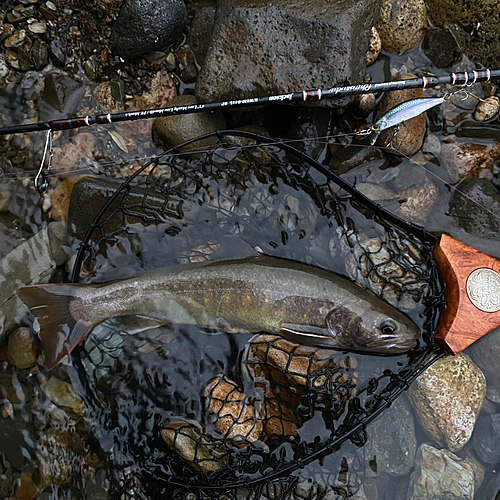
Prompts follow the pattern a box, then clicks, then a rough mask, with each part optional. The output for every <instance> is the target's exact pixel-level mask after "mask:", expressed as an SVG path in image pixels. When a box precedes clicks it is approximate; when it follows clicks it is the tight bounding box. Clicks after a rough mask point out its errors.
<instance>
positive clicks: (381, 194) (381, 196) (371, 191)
mask: <svg viewBox="0 0 500 500" xmlns="http://www.w3.org/2000/svg"><path fill="white" fill-rule="evenodd" d="M356 189H357V190H358V191H359V192H360V193H362V194H364V195H365V196H366V197H367V198H370V200H373V201H380V200H393V199H394V198H397V194H396V193H395V192H394V191H391V190H390V189H388V188H386V187H385V186H383V185H380V184H371V183H369V182H362V183H360V184H357V185H356Z"/></svg>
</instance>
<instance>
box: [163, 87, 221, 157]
mask: <svg viewBox="0 0 500 500" xmlns="http://www.w3.org/2000/svg"><path fill="white" fill-rule="evenodd" d="M192 104H198V101H197V99H196V97H194V96H192V95H181V96H177V97H176V98H174V99H172V100H171V101H170V102H169V103H168V104H167V107H172V106H186V105H192ZM223 120H224V118H223V117H222V114H220V113H217V114H214V113H208V112H207V113H193V114H187V115H177V116H164V117H163V118H157V119H156V120H155V121H154V123H153V139H154V141H155V143H156V144H157V145H160V146H163V147H166V148H168V147H172V146H178V145H179V144H182V143H183V142H185V141H187V140H189V139H193V138H194V137H198V136H200V135H203V134H208V133H210V132H215V131H216V130H220V129H221V128H225V127H224V126H222V127H221V126H220V125H221V122H223ZM207 145H208V144H207ZM196 147H197V148H199V147H203V144H201V143H200V141H198V142H197V143H196Z"/></svg>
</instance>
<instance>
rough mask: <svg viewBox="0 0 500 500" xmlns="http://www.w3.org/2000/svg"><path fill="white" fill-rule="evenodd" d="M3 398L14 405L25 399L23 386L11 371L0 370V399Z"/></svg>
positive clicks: (2, 399)
mask: <svg viewBox="0 0 500 500" xmlns="http://www.w3.org/2000/svg"><path fill="white" fill-rule="evenodd" d="M5 400H6V401H9V402H10V403H12V404H14V405H15V404H18V403H21V402H23V403H24V402H25V400H26V397H25V395H24V388H23V386H22V385H21V384H20V383H19V379H18V378H17V375H16V374H15V373H14V372H13V371H2V372H0V401H5Z"/></svg>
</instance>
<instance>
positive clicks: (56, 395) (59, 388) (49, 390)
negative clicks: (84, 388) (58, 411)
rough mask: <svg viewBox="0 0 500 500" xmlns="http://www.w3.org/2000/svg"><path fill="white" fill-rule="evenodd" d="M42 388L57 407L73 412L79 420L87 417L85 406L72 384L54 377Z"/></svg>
mask: <svg viewBox="0 0 500 500" xmlns="http://www.w3.org/2000/svg"><path fill="white" fill-rule="evenodd" d="M41 386H42V389H43V390H44V391H45V394H46V395H47V397H48V398H49V399H50V400H51V401H52V402H53V403H54V404H55V405H57V406H59V407H60V408H63V409H64V410H69V411H71V413H72V414H74V415H75V416H77V417H79V418H82V417H83V416H85V413H86V410H85V404H84V402H83V400H82V398H81V397H80V396H79V395H78V394H77V393H76V392H75V389H74V388H73V386H72V385H71V384H68V382H64V381H63V380H60V379H58V378H57V377H55V376H52V377H50V379H49V380H48V381H47V382H45V383H43V384H41Z"/></svg>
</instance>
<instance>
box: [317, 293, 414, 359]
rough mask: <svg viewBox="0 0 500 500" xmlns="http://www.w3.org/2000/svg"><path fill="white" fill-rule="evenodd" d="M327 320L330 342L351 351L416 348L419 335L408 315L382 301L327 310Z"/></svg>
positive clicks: (394, 352) (386, 352)
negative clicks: (367, 305)
mask: <svg viewBox="0 0 500 500" xmlns="http://www.w3.org/2000/svg"><path fill="white" fill-rule="evenodd" d="M377 302H378V301H377ZM326 323H327V324H326V326H327V332H328V336H329V337H330V345H331V346H332V347H336V348H341V349H346V350H352V351H361V352H371V353H374V354H398V353H403V352H407V351H409V350H411V349H413V348H415V347H416V345H417V341H418V339H419V337H420V330H419V328H418V327H417V325H416V324H415V323H414V322H413V321H412V320H411V319H410V318H408V316H406V315H404V314H403V313H401V312H400V311H398V310H397V309H395V308H393V307H391V306H390V305H389V304H386V303H385V302H383V301H381V300H380V303H377V304H376V305H375V306H373V304H372V305H371V307H364V308H353V307H344V306H340V307H337V308H335V309H333V310H332V311H330V312H329V314H328V315H327V317H326Z"/></svg>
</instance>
